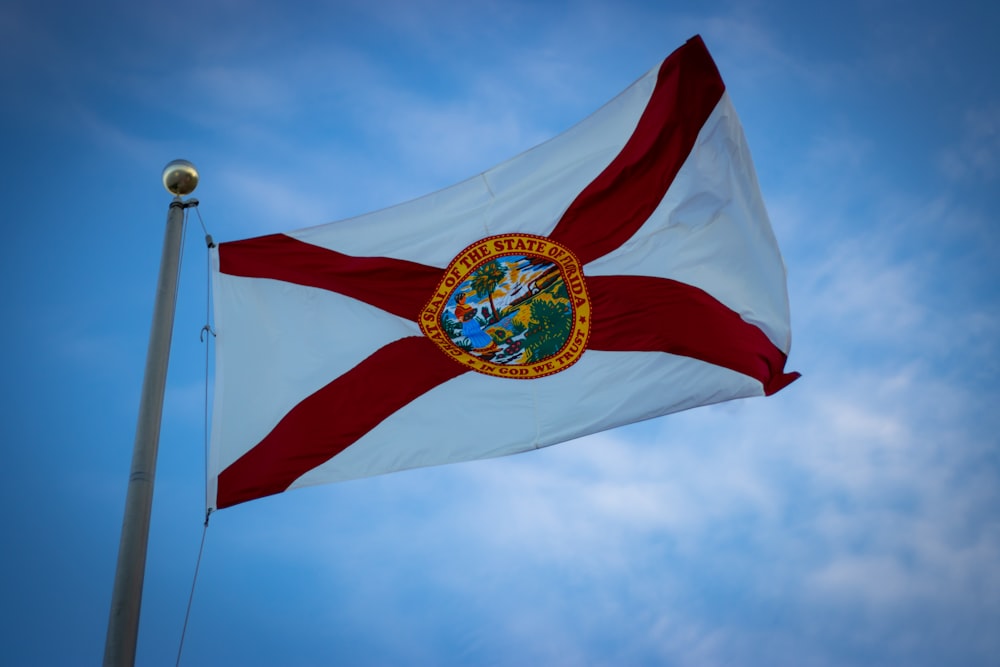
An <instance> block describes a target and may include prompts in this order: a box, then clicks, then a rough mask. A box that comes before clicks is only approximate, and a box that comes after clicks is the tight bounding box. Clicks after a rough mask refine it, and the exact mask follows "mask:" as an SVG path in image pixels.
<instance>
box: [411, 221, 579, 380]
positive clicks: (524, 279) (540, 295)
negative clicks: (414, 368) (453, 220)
mask: <svg viewBox="0 0 1000 667" xmlns="http://www.w3.org/2000/svg"><path fill="white" fill-rule="evenodd" d="M590 308H591V304H590V298H589V297H588V295H587V286H586V283H585V282H584V278H583V267H582V266H581V265H580V261H579V260H578V259H577V258H576V256H575V255H574V254H573V253H572V252H571V251H570V250H569V249H568V248H566V247H565V246H562V245H560V244H558V243H556V242H554V241H552V240H551V239H547V238H545V237H542V236H533V235H530V234H503V235H500V236H491V237H489V238H485V239H482V240H481V241H477V242H476V243H473V244H472V245H470V246H468V247H467V248H465V249H464V250H462V251H461V252H460V253H458V255H457V256H456V257H455V259H453V260H452V262H451V264H449V265H448V268H447V269H445V272H444V277H443V278H442V279H441V282H440V283H439V284H438V286H437V289H435V291H434V295H433V296H432V297H431V299H430V301H428V302H427V305H426V306H424V308H423V310H422V311H421V313H420V329H421V331H423V332H424V335H426V336H427V337H428V338H430V339H431V340H432V341H433V342H434V343H435V344H436V345H437V346H438V347H439V348H440V349H441V350H442V351H443V352H444V353H445V354H447V355H448V356H449V357H452V358H453V359H455V361H457V362H459V363H461V364H463V365H465V366H466V367H467V368H469V369H471V370H474V371H477V372H479V373H483V374H485V375H491V376H494V377H508V378H517V379H525V380H527V379H532V378H537V377H542V376H545V375H551V374H553V373H558V372H559V371H562V370H565V369H567V368H569V367H570V366H572V365H573V364H574V363H576V361H577V360H578V359H579V358H580V356H581V355H582V354H583V352H584V350H585V349H586V348H587V338H588V336H589V333H590Z"/></svg>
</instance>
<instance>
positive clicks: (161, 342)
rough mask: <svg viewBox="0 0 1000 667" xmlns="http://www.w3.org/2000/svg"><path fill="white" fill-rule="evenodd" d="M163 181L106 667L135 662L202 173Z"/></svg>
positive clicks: (174, 174)
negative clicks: (177, 324)
mask: <svg viewBox="0 0 1000 667" xmlns="http://www.w3.org/2000/svg"><path fill="white" fill-rule="evenodd" d="M163 185H164V187H166V188H167V191H168V192H170V193H171V194H172V195H174V199H173V201H171V202H170V207H169V208H168V209H167V227H166V234H165V237H164V240H163V254H162V256H161V258H160V276H159V280H158V282H157V285H156V304H155V306H154V309H153V323H152V327H151V329H150V334H149V348H148V349H147V352H146V372H145V376H144V377H143V382H142V396H141V398H140V400H139V418H138V424H137V426H136V430H135V444H134V445H133V449H132V470H131V474H130V475H129V481H128V492H127V494H126V497H125V516H124V518H123V519H122V533H121V541H120V542H119V545H118V567H117V569H116V571H115V584H114V590H113V592H112V595H111V613H110V617H109V619H108V634H107V639H106V641H105V644H104V667H131V665H133V664H135V649H136V641H137V639H138V635H139V608H140V605H141V602H142V582H143V576H144V575H145V570H146V547H147V545H148V542H149V521H150V514H151V512H152V509H153V481H154V477H155V474H156V453H157V449H158V447H159V442H160V421H161V417H162V415H163V395H164V390H165V388H166V383H167V361H168V359H169V357H170V338H171V335H172V333H173V328H174V309H175V304H176V302H177V276H178V273H179V271H180V255H181V241H182V237H183V231H184V209H186V208H188V207H191V206H197V205H198V200H197V199H188V200H186V201H185V200H183V199H181V197H182V196H183V195H189V194H191V193H192V192H194V189H195V187H197V185H198V171H197V169H195V167H194V165H192V164H191V163H190V162H187V161H185V160H174V161H173V162H171V163H170V164H168V165H167V166H166V167H165V168H164V169H163Z"/></svg>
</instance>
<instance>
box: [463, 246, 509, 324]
mask: <svg viewBox="0 0 1000 667" xmlns="http://www.w3.org/2000/svg"><path fill="white" fill-rule="evenodd" d="M506 277H507V267H506V266H504V265H503V264H501V263H500V262H499V260H496V259H494V260H492V261H489V262H486V263H485V264H483V265H482V266H480V267H479V268H477V269H476V270H475V271H473V272H472V278H471V281H470V285H471V287H472V289H473V290H475V292H476V296H478V297H479V298H483V297H484V296H485V297H487V298H489V300H490V310H491V311H492V315H491V318H490V319H488V320H487V324H489V323H490V322H491V321H492V322H499V321H500V313H498V312H497V307H496V304H494V303H493V292H494V291H495V290H496V288H497V287H499V286H500V284H501V283H502V282H503V281H504V279H505V278H506Z"/></svg>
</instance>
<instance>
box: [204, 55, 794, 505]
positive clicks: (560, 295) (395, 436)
mask: <svg viewBox="0 0 1000 667" xmlns="http://www.w3.org/2000/svg"><path fill="white" fill-rule="evenodd" d="M212 260H213V264H214V269H213V286H214V295H215V327H216V332H217V353H216V389H215V400H214V408H213V420H212V435H211V443H210V448H209V484H208V505H209V508H211V509H216V508H223V507H228V506H231V505H235V504H237V503H241V502H245V501H247V500H252V499H254V498H260V497H263V496H267V495H271V494H275V493H280V492H283V491H286V490H289V489H293V488H298V487H303V486H308V485H313V484H321V483H327V482H334V481H341V480H347V479H353V478H359V477H365V476H370V475H377V474H381V473H387V472H391V471H397V470H404V469H409V468H416V467H421V466H430V465H439V464H444V463H452V462H458V461H467V460H473V459H482V458H487V457H495V456H502V455H507V454H514V453H517V452H523V451H527V450H531V449H536V448H540V447H546V446H549V445H552V444H555V443H559V442H564V441H566V440H570V439H573V438H577V437H580V436H583V435H586V434H590V433H595V432H598V431H602V430H606V429H610V428H613V427H616V426H620V425H623V424H628V423H631V422H636V421H640V420H644V419H650V418H653V417H657V416H660V415H664V414H668V413H671V412H676V411H679V410H685V409H688V408H692V407H695V406H700V405H707V404H711V403H717V402H720V401H726V400H730V399H735V398H741V397H748V396H757V395H769V394H772V393H774V392H776V391H778V390H780V389H781V388H783V387H784V386H786V385H787V384H788V383H790V382H791V381H793V380H794V379H795V378H796V377H797V376H798V374H797V373H787V372H785V370H784V366H785V361H786V356H787V354H788V351H789V346H790V340H791V339H790V326H789V310H788V297H787V290H786V284H785V268H784V264H783V262H782V259H781V256H780V253H779V251H778V246H777V243H776V241H775V238H774V234H773V232H772V231H771V227H770V223H769V221H768V217H767V212H766V210H765V208H764V205H763V202H762V198H761V195H760V191H759V187H758V184H757V178H756V174H755V172H754V168H753V165H752V163H751V159H750V154H749V151H748V149H747V146H746V142H745V139H744V136H743V131H742V128H741V126H740V123H739V119H738V118H737V116H736V113H735V112H734V110H733V107H732V104H731V102H730V99H729V96H728V94H727V93H726V90H725V86H724V84H723V82H722V79H721V77H720V76H719V73H718V70H717V69H716V67H715V64H714V62H713V61H712V58H711V56H710V55H709V53H708V51H707V49H706V48H705V45H704V43H703V42H702V40H701V38H700V37H694V38H692V39H691V40H689V41H688V42H687V43H686V44H684V46H682V47H681V48H680V49H678V50H677V51H675V52H674V53H673V54H671V55H670V56H669V57H667V58H666V60H664V61H663V62H662V63H661V64H660V65H658V66H657V67H655V68H654V69H653V70H651V71H650V72H649V73H647V74H646V75H645V76H643V77H642V78H641V79H639V80H638V81H637V82H635V83H634V84H633V85H632V86H631V87H629V88H628V89H627V90H625V91H624V92H623V93H621V94H620V95H619V96H618V97H616V98H615V99H614V100H612V101H611V102H610V103H608V104H607V105H605V106H604V107H603V108H602V109H600V110H599V111H598V112H597V113H595V114H594V115H592V116H591V117H589V118H587V119H586V120H584V121H583V122H582V123H580V124H578V125H576V126H575V127H573V128H572V129H570V130H569V131H567V132H565V133H563V134H561V135H559V136H557V137H555V138H553V139H551V140H549V141H547V142H545V143H543V144H541V145H540V146H537V147H535V148H533V149H531V150H529V151H527V152H525V153H523V154H521V155H519V156H517V157H515V158H513V159H511V160H509V161H507V162H504V163H502V164H500V165H498V166H496V167H494V168H492V169H490V170H488V171H486V172H484V173H482V174H480V175H478V176H475V177H474V178H471V179H469V180H467V181H464V182H462V183H459V184H457V185H454V186H452V187H450V188H447V189H445V190H442V191H440V192H437V193H434V194H431V195H428V196H426V197H423V198H420V199H417V200H414V201H411V202H408V203H405V204H401V205H399V206H396V207H393V208H389V209H385V210H382V211H377V212H375V213H371V214H367V215H363V216H360V217H357V218H353V219H349V220H345V221H341V222H335V223H331V224H326V225H322V226H318V227H312V228H309V229H304V230H300V231H295V232H289V233H284V234H273V235H268V236H262V237H258V238H252V239H247V240H242V241H234V242H230V243H222V244H221V245H219V247H218V248H217V250H215V251H214V252H213V257H212Z"/></svg>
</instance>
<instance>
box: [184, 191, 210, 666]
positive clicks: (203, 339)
mask: <svg viewBox="0 0 1000 667" xmlns="http://www.w3.org/2000/svg"><path fill="white" fill-rule="evenodd" d="M189 201H190V204H189V206H191V207H192V208H194V210H195V213H197V214H198V222H200V223H201V229H202V231H203V232H204V233H205V246H206V252H205V325H204V326H203V327H202V328H201V333H200V334H199V339H200V340H201V342H203V343H205V384H204V386H205V398H204V408H205V412H204V420H203V434H202V435H203V439H204V448H205V455H204V463H205V488H206V489H207V488H208V438H209V432H208V381H209V364H210V354H209V352H210V348H211V339H212V338H213V337H214V336H215V331H214V330H213V329H212V326H211V315H212V311H211V304H212V258H211V253H209V252H208V250H210V249H211V248H214V247H215V241H213V240H212V235H211V234H209V233H208V229H207V228H206V227H205V221H204V220H203V219H202V217H201V211H200V210H199V209H198V201H197V200H196V199H195V200H189ZM184 213H185V218H184V219H185V222H187V213H188V209H187V208H185V211H184ZM206 333H208V334H209V335H208V336H206V335H205V334H206ZM211 515H212V510H209V509H206V510H205V524H204V526H203V527H202V530H201V545H200V546H199V547H198V559H197V560H196V561H195V565H194V576H193V577H192V579H191V592H190V594H189V595H188V602H187V609H186V610H185V611H184V624H183V626H182V627H181V638H180V642H179V643H178V646H177V661H176V663H175V667H179V666H180V664H181V654H182V652H183V651H184V637H185V636H186V635H187V626H188V621H189V620H190V618H191V606H192V604H193V603H194V591H195V587H196V585H197V583H198V571H199V570H200V569H201V559H202V556H203V555H204V553H205V537H206V535H207V534H208V520H209V517H210V516H211Z"/></svg>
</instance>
